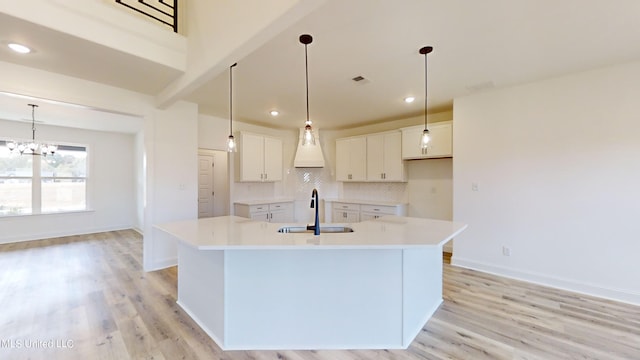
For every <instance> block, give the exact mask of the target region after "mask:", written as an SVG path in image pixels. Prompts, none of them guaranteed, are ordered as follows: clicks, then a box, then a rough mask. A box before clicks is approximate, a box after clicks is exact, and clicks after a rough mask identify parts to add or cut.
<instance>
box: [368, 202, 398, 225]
mask: <svg viewBox="0 0 640 360" xmlns="http://www.w3.org/2000/svg"><path fill="white" fill-rule="evenodd" d="M398 212H399V211H398V209H397V206H378V205H360V221H366V220H373V219H377V218H379V217H380V216H384V215H398Z"/></svg>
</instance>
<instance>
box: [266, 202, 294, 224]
mask: <svg viewBox="0 0 640 360" xmlns="http://www.w3.org/2000/svg"><path fill="white" fill-rule="evenodd" d="M269 213H270V214H269V221H270V222H272V223H290V222H293V203H275V204H269Z"/></svg>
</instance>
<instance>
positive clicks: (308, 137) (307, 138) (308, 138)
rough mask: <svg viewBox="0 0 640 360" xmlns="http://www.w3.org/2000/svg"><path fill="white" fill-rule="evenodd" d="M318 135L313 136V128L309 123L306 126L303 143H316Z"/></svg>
mask: <svg viewBox="0 0 640 360" xmlns="http://www.w3.org/2000/svg"><path fill="white" fill-rule="evenodd" d="M315 144H316V137H315V136H313V129H311V125H310V124H307V125H305V127H304V136H303V137H302V145H304V146H306V145H315Z"/></svg>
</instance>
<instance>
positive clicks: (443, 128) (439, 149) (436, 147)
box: [427, 124, 453, 157]
mask: <svg viewBox="0 0 640 360" xmlns="http://www.w3.org/2000/svg"><path fill="white" fill-rule="evenodd" d="M452 130H453V126H452V125H451V124H442V125H435V126H432V127H431V128H430V129H429V133H430V135H431V144H430V145H429V147H428V148H427V157H451V153H452V147H451V142H452V141H451V140H452Z"/></svg>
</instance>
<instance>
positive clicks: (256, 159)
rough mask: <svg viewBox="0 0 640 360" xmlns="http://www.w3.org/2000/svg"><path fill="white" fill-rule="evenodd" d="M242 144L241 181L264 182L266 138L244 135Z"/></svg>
mask: <svg viewBox="0 0 640 360" xmlns="http://www.w3.org/2000/svg"><path fill="white" fill-rule="evenodd" d="M241 136H242V140H241V144H240V146H241V147H240V181H262V180H263V178H264V172H263V170H264V137H262V136H260V135H254V134H242V135H241Z"/></svg>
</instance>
